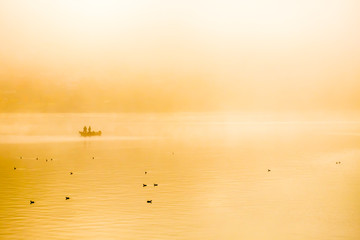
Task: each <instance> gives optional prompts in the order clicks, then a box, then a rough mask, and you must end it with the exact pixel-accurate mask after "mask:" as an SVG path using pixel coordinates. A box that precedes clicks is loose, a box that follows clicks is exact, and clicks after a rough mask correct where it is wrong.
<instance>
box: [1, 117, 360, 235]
mask: <svg viewBox="0 0 360 240" xmlns="http://www.w3.org/2000/svg"><path fill="white" fill-rule="evenodd" d="M83 125H91V126H93V127H94V128H96V129H99V130H101V131H102V132H103V135H104V136H102V137H100V138H81V137H80V136H78V131H79V130H81V129H82V127H83ZM338 133H340V134H338ZM343 133H344V134H343ZM358 133H360V123H358V122H348V123H347V122H341V123H339V122H326V123H324V122H250V121H241V118H224V117H223V116H217V115H191V114H183V115H166V114H163V115H151V114H144V115H141V114H27V115H21V114H2V115H1V118H0V180H1V181H0V196H1V198H0V239H359V237H360V231H359V230H358V226H359V224H360V201H359V200H360V186H359V184H360V181H359V180H360V177H359V174H358V173H359V170H360V165H359V159H360V151H359V146H360V139H359V135H357V134H358ZM36 158H38V160H36ZM46 159H47V160H48V161H46ZM51 159H53V160H51ZM339 161H340V162H341V164H336V162H339ZM14 167H16V170H14ZM268 169H271V171H270V172H268ZM145 171H146V172H147V174H145ZM70 172H73V174H72V175H71V174H70ZM154 183H157V184H158V186H156V187H155V186H154ZM143 184H147V186H146V187H143ZM66 196H69V197H70V199H69V200H65V197H66ZM30 200H33V201H35V203H34V204H30ZM148 200H152V203H147V201H148Z"/></svg>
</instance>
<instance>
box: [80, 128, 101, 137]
mask: <svg viewBox="0 0 360 240" xmlns="http://www.w3.org/2000/svg"><path fill="white" fill-rule="evenodd" d="M79 133H80V135H81V136H82V137H92V136H101V131H97V132H95V131H91V127H90V126H89V129H87V128H86V126H85V127H84V129H83V131H82V132H81V131H79Z"/></svg>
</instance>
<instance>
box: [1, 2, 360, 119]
mask: <svg viewBox="0 0 360 240" xmlns="http://www.w3.org/2000/svg"><path fill="white" fill-rule="evenodd" d="M359 12H360V2H359V1H357V0H297V1H294V0H252V1H248V0H246V1H226V0H214V1H211V0H208V1H205V0H204V1H202V0H198V1H196V0H194V1H190V0H183V1H164V0H151V1H150V0H137V1H116V0H71V1H70V0H52V1H49V0H11V1H9V0H0V111H3V112H8V111H25V112H26V111H51V112H57V111H59V112H63V111H69V112H76V111H93V112H103V111H111V112H121V111H135V112H136V111H257V110H261V111H263V110H266V111H283V110H319V109H321V110H359V109H360V96H359V90H360V44H359V43H360V14H359Z"/></svg>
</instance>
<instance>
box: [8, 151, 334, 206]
mask: <svg viewBox="0 0 360 240" xmlns="http://www.w3.org/2000/svg"><path fill="white" fill-rule="evenodd" d="M172 154H173V155H174V153H172ZM20 159H22V157H20ZM92 159H95V157H92ZM36 160H39V158H36ZM53 160H54V159H53V158H50V161H53ZM45 161H46V162H47V161H48V159H45ZM336 164H341V162H336ZM14 170H16V167H14ZM267 171H268V172H271V169H268V170H267ZM147 173H148V172H146V171H145V175H146V174H147ZM73 174H74V173H73V172H70V175H73ZM147 186H148V185H147V184H145V183H143V187H147ZM157 186H159V184H157V183H154V187H157ZM69 199H70V197H68V196H66V197H65V200H69ZM146 202H147V203H152V200H147V201H146ZM34 203H35V201H33V200H30V204H34Z"/></svg>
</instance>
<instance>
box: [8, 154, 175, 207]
mask: <svg viewBox="0 0 360 240" xmlns="http://www.w3.org/2000/svg"><path fill="white" fill-rule="evenodd" d="M173 155H174V153H173ZM20 159H23V158H22V157H20ZM92 159H95V157H92ZM36 160H39V158H38V157H37V158H36ZM53 160H54V159H53V158H50V161H53ZM45 161H46V162H48V159H47V158H46V159H45ZM14 170H16V167H14ZM147 173H148V172H146V171H145V175H146V174H147ZM73 174H74V173H73V172H70V175H73ZM157 186H159V184H158V183H154V187H157ZM143 187H147V184H144V183H143ZM69 199H70V197H69V196H66V197H65V200H69ZM146 202H147V203H152V200H147V201H146ZM34 203H35V201H33V200H30V204H34Z"/></svg>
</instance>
